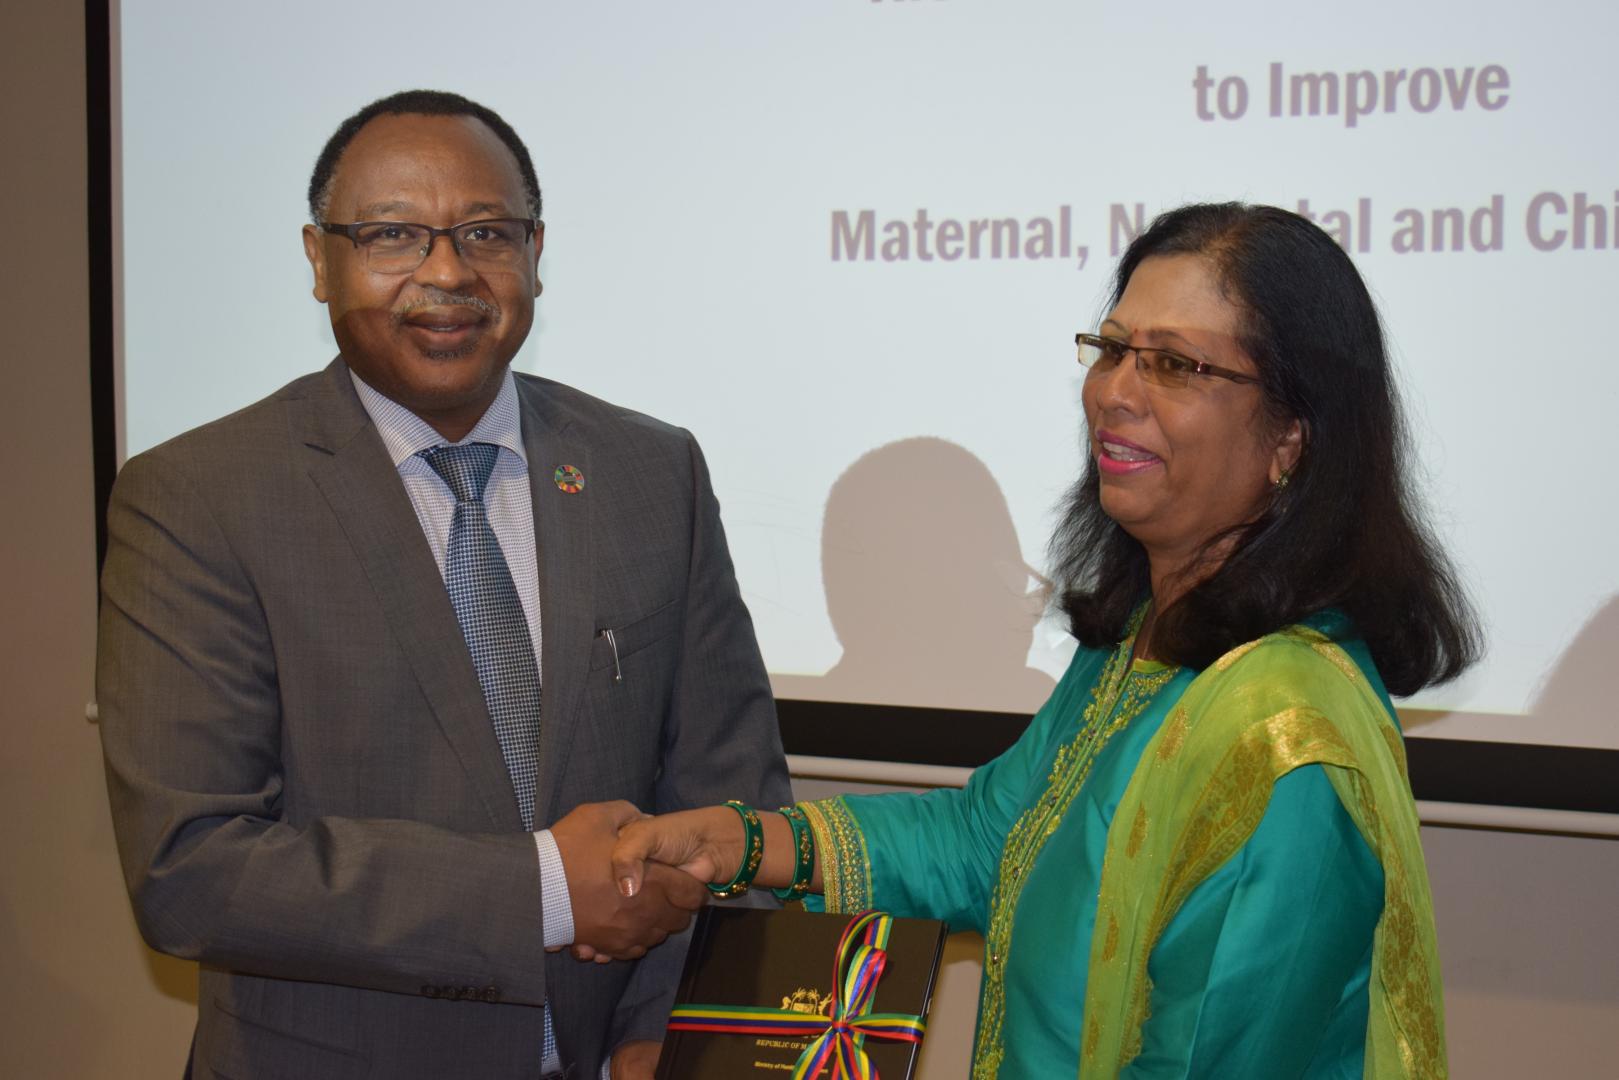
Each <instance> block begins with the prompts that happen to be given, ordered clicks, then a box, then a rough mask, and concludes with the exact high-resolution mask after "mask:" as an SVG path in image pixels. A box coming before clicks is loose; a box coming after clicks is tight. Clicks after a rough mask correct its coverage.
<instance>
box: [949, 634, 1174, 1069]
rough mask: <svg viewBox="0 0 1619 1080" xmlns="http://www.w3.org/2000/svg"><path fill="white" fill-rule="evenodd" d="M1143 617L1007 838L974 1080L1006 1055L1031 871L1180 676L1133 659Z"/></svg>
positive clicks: (992, 905)
mask: <svg viewBox="0 0 1619 1080" xmlns="http://www.w3.org/2000/svg"><path fill="white" fill-rule="evenodd" d="M1145 613H1146V608H1145V607H1143V608H1142V609H1141V610H1140V611H1138V612H1137V613H1136V615H1135V617H1134V618H1133V619H1131V622H1130V626H1129V631H1128V633H1127V634H1126V635H1125V638H1124V640H1123V641H1121V642H1120V643H1119V645H1118V647H1117V648H1115V649H1114V650H1113V653H1112V655H1111V656H1109V657H1108V659H1107V662H1106V663H1105V664H1104V665H1103V666H1102V671H1101V673H1100V674H1099V675H1098V676H1097V678H1096V681H1095V683H1093V684H1092V687H1091V697H1090V702H1089V704H1088V705H1086V707H1085V711H1084V713H1083V715H1082V716H1081V718H1080V722H1079V731H1078V733H1077V734H1075V736H1074V737H1073V738H1072V739H1071V740H1070V741H1068V742H1067V743H1065V744H1064V745H1063V746H1062V748H1061V749H1059V750H1058V751H1057V756H1056V758H1055V759H1054V760H1053V762H1052V766H1051V772H1050V774H1049V775H1048V776H1047V778H1046V788H1045V791H1044V792H1043V793H1042V794H1041V796H1040V798H1039V799H1038V800H1037V801H1036V802H1035V803H1034V805H1032V806H1030V807H1029V808H1028V809H1027V810H1025V811H1024V812H1023V813H1022V814H1021V815H1020V816H1019V817H1018V819H1017V822H1016V823H1015V824H1014V825H1013V826H1012V829H1011V831H1010V832H1008V833H1007V836H1006V845H1005V847H1003V848H1002V850H1001V865H1000V870H999V873H998V875H997V879H996V883H995V890H994V892H993V893H992V894H991V895H990V901H989V927H988V929H987V930H986V931H985V934H984V990H983V996H982V999H981V1000H980V1002H979V1011H978V1046H977V1049H976V1051H975V1053H974V1054H973V1071H972V1076H973V1080H994V1077H995V1075H996V1073H997V1072H998V1071H999V1070H1000V1065H1001V1060H1002V1058H1003V1057H1004V1056H1005V1045H1004V1041H1003V1034H1004V1025H1005V1019H1006V964H1007V959H1008V956H1009V954H1010V952H1011V943H1012V922H1013V918H1014V916H1015V914H1016V912H1017V906H1018V900H1019V898H1020V897H1021V896H1022V894H1023V887H1024V885H1025V884H1026V883H1027V881H1028V876H1029V871H1030V869H1031V868H1032V867H1033V866H1034V863H1035V860H1036V859H1038V858H1039V856H1040V852H1041V851H1042V850H1043V849H1044V848H1045V844H1046V841H1048V840H1049V839H1050V838H1051V836H1052V835H1053V834H1054V833H1055V832H1056V831H1057V827H1058V826H1059V825H1060V824H1061V823H1062V819H1063V817H1064V816H1065V815H1066V814H1067V812H1068V808H1069V807H1070V806H1071V805H1072V804H1073V801H1074V798H1075V796H1077V795H1078V794H1079V790H1080V788H1081V787H1083V786H1084V784H1085V780H1086V779H1087V778H1088V777H1089V776H1090V772H1091V767H1092V766H1093V765H1094V764H1095V763H1096V759H1097V757H1098V756H1099V755H1100V754H1101V752H1102V748H1103V747H1104V746H1106V745H1107V743H1108V741H1109V740H1110V739H1112V737H1113V736H1114V735H1115V734H1117V733H1118V732H1119V731H1120V730H1122V729H1123V728H1125V727H1126V726H1127V725H1129V723H1130V722H1131V721H1132V720H1134V719H1135V718H1136V717H1137V716H1139V715H1141V713H1142V712H1143V711H1144V710H1145V709H1146V707H1147V706H1148V705H1149V704H1150V703H1151V702H1152V700H1153V698H1154V697H1155V696H1157V694H1158V691H1160V690H1162V689H1163V688H1164V686H1165V684H1167V683H1168V682H1169V680H1170V679H1171V678H1173V677H1174V675H1175V673H1176V672H1177V671H1179V670H1180V669H1179V667H1177V666H1175V665H1172V664H1163V663H1159V662H1157V661H1151V660H1147V661H1132V660H1131V656H1130V654H1131V652H1132V650H1133V648H1134V645H1135V637H1136V632H1137V631H1138V630H1139V629H1140V626H1141V620H1142V617H1143V616H1144V615H1145Z"/></svg>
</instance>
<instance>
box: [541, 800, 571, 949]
mask: <svg viewBox="0 0 1619 1080" xmlns="http://www.w3.org/2000/svg"><path fill="white" fill-rule="evenodd" d="M534 850H535V851H536V852H537V853H538V854H539V857H540V918H541V920H542V922H543V924H544V928H545V929H544V934H545V947H546V948H547V949H559V948H561V947H562V946H564V945H572V944H573V901H572V900H570V899H569V897H568V875H567V873H566V872H565V871H564V870H563V868H562V852H560V851H558V850H557V842H556V840H555V839H554V838H553V837H552V836H551V830H550V829H541V830H540V831H539V832H537V833H535V834H534Z"/></svg>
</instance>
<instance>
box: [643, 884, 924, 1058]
mask: <svg viewBox="0 0 1619 1080" xmlns="http://www.w3.org/2000/svg"><path fill="white" fill-rule="evenodd" d="M893 924H894V918H893V916H891V915H888V914H887V913H885V912H881V911H862V912H861V913H860V914H858V915H856V916H855V917H854V918H852V919H850V920H849V924H848V925H847V926H845V927H844V928H843V934H842V936H841V937H840V938H839V940H838V949H837V955H836V956H835V957H834V958H833V967H832V1011H831V1015H830V1016H827V1015H822V1014H819V1013H801V1012H795V1011H793V1010H791V1009H772V1008H769V1007H767V1006H759V1005H677V1006H676V1007H675V1009H674V1011H673V1012H672V1013H671V1014H670V1017H669V1029H670V1030H671V1031H708V1032H720V1033H730V1034H736V1035H777V1036H791V1035H798V1036H805V1035H808V1036H814V1041H813V1042H811V1043H810V1044H809V1045H808V1046H807V1047H805V1048H804V1052H803V1053H802V1054H800V1055H799V1057H798V1062H797V1063H796V1064H795V1065H794V1066H793V1075H792V1080H814V1078H816V1077H819V1076H820V1075H821V1073H822V1072H823V1071H825V1070H826V1069H827V1067H828V1066H829V1065H830V1066H831V1075H832V1080H881V1078H880V1077H879V1076H878V1075H877V1068H876V1066H874V1065H873V1064H872V1063H871V1059H870V1058H869V1057H868V1056H867V1055H866V1051H865V1047H864V1045H863V1044H864V1042H865V1040H866V1038H867V1037H870V1038H874V1039H893V1040H895V1041H904V1042H913V1043H919V1042H921V1041H922V1035H923V1033H924V1032H925V1031H926V1030H927V1021H925V1020H923V1019H922V1018H921V1017H920V1016H911V1015H907V1014H905V1013H874V1012H872V1011H871V1004H872V1001H873V999H874V998H875V997H876V994H877V983H878V982H879V981H880V980H881V979H882V977H883V968H884V967H885V966H886V965H887V963H888V936H889V934H890V933H891V932H892V930H893Z"/></svg>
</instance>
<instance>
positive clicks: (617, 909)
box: [551, 801, 794, 964]
mask: <svg viewBox="0 0 1619 1080" xmlns="http://www.w3.org/2000/svg"><path fill="white" fill-rule="evenodd" d="M759 817H760V818H762V819H766V821H765V822H764V823H762V825H761V826H760V828H761V831H762V833H763V837H762V839H763V840H764V842H765V848H764V856H765V857H764V860H763V863H762V865H761V866H760V867H759V873H758V878H757V880H759V881H760V883H761V884H762V883H765V882H770V881H773V880H774V879H775V878H776V877H778V876H781V877H783V878H784V880H785V881H790V880H791V879H792V877H793V873H794V864H793V852H794V845H793V840H794V838H793V835H792V831H791V829H790V827H789V826H788V825H787V823H786V819H785V818H783V817H782V816H781V815H780V814H761V815H759ZM768 819H777V820H775V821H770V820H768ZM772 835H775V838H776V843H775V845H774V847H775V849H776V850H775V852H774V853H773V852H772V851H771V846H772V845H771V844H770V843H769V840H770V838H771V836H772ZM551 836H552V837H553V838H554V839H555V840H556V844H557V851H558V853H559V854H560V855H561V856H562V866H563V870H564V872H565V873H566V875H567V878H568V899H569V902H570V903H571V905H572V907H573V944H572V945H571V946H569V949H570V951H571V952H572V953H573V955H574V957H575V958H577V959H579V960H586V961H590V960H593V961H595V962H596V963H598V964H605V963H608V962H610V961H613V960H634V959H636V958H638V957H641V956H644V955H646V951H647V950H648V949H650V948H652V947H654V946H656V945H658V944H661V943H662V942H663V940H664V939H665V938H667V937H668V936H669V935H670V934H677V933H679V932H680V931H682V930H684V929H685V928H686V926H687V924H688V923H690V922H691V917H692V914H693V913H694V912H696V911H699V910H701V909H702V907H703V905H704V904H706V903H707V902H708V898H709V895H710V891H709V889H708V883H709V882H711V881H718V882H726V881H730V880H732V879H733V878H734V877H735V876H736V871H737V869H738V867H740V866H741V865H742V855H743V851H744V849H745V847H746V843H747V832H746V830H745V829H744V826H743V818H742V816H741V815H740V814H739V813H737V812H736V811H735V810H733V809H731V808H730V807H728V806H713V807H707V808H705V809H701V810H686V811H682V812H680V813H675V814H665V815H662V816H661V817H652V816H650V815H648V814H643V813H641V811H640V810H638V809H636V808H635V807H634V806H632V805H631V804H629V803H627V802H622V801H620V802H606V803H586V804H584V805H582V806H578V807H575V808H574V809H573V810H572V811H571V812H569V813H568V814H567V815H566V816H565V817H563V818H561V819H560V820H558V821H557V822H556V823H555V824H553V825H552V826H551ZM772 854H775V855H776V857H775V858H772V857H771V856H772ZM559 948H560V947H559ZM552 951H558V950H555V949H554V950H552Z"/></svg>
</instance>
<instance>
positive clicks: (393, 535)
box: [97, 361, 788, 1080]
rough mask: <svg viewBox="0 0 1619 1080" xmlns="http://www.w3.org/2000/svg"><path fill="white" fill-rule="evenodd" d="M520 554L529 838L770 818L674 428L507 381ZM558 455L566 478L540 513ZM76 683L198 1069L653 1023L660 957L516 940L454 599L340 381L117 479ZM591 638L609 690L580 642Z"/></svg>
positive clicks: (516, 896) (523, 862) (373, 1056)
mask: <svg viewBox="0 0 1619 1080" xmlns="http://www.w3.org/2000/svg"><path fill="white" fill-rule="evenodd" d="M518 396H519V400H520V402H521V408H522V426H523V438H524V442H525V444H526V447H527V451H528V457H529V470H530V477H531V488H532V491H533V498H534V524H535V535H536V540H537V545H538V548H539V560H540V593H541V613H542V620H543V630H542V635H541V637H542V658H541V659H542V673H543V680H544V714H543V719H542V728H541V738H540V761H539V786H538V796H537V800H536V819H537V821H538V822H540V823H541V824H548V823H549V822H551V821H554V820H556V818H558V817H560V816H561V815H562V814H564V813H566V812H567V811H568V810H569V809H571V808H572V807H573V806H575V805H577V804H578V803H581V802H592V801H598V800H603V799H627V800H629V801H631V802H633V803H635V804H636V805H638V806H640V807H642V808H643V809H647V810H660V811H661V810H668V809H674V808H678V807H684V806H691V805H699V804H707V803H714V802H717V801H721V800H723V799H726V798H741V799H744V800H746V801H749V802H752V803H755V804H757V805H766V806H769V805H777V804H779V803H782V802H785V801H787V799H788V791H787V782H786V772H785V767H784V765H783V760H782V754H781V744H780V738H779V735H778V733H777V728H776V721H775V713H774V709H773V706H772V703H771V699H770V692H769V687H768V683H767V680H766V676H765V672H764V667H763V664H762V663H761V661H760V657H759V651H758V646H757V645H756V643H755V641H754V636H753V628H752V623H751V621H750V619H749V617H748V613H747V610H746V608H745V607H744V606H743V603H742V599H741V596H740V594H739V593H738V590H737V585H736V581H735V577H734V575H733V572H732V568H731V562H730V556H729V554H728V553H727V550H726V546H725V539H724V535H723V533H722V531H721V528H720V521H719V508H718V505H717V503H716V502H715V499H714V496H713V493H712V491H711V489H710V486H709V481H708V474H707V470H706V468H705V466H704V464H703V460H702V456H701V453H700V452H699V450H698V448H697V446H696V444H695V442H694V441H693V440H692V438H691V436H690V435H689V434H688V433H687V432H685V431H682V430H680V429H677V428H673V427H670V426H668V425H665V424H662V423H659V422H658V421H656V420H652V419H650V418H648V417H645V416H642V415H639V414H636V413H633V412H630V411H628V410H625V409H620V408H616V407H614V406H612V405H609V404H606V403H605V402H602V401H599V400H596V399H594V398H591V397H589V396H587V395H585V394H582V393H580V392H578V391H576V390H572V389H570V388H568V387H565V386H561V385H559V384H556V383H552V382H549V381H546V380H542V379H536V378H532V377H528V376H519V377H518ZM558 465H573V466H575V467H577V468H578V469H579V470H580V471H581V472H583V473H584V475H585V479H586V487H585V489H584V490H583V491H581V492H579V493H576V494H566V493H564V492H562V491H561V490H559V489H558V488H557V487H556V486H555V484H554V483H553V482H552V476H551V474H552V471H553V470H554V469H555V468H556V466H558ZM108 533H109V547H108V553H107V563H106V567H105V571H104V574H103V581H102V608H101V627H100V647H99V657H98V673H97V695H98V699H99V703H100V709H101V729H102V739H103V745H104V748H105V752H106V760H107V776H108V787H109V790H110V794H111V799H112V809H113V817H114V823H115V825H116V829H117V834H118V843H119V851H120V855H121V857H122V859H123V865H124V871H125V876H126V879H127V882H128V885H129V890H130V895H131V897H132V899H133V901H134V907H135V913H136V919H137V921H138V923H139V925H140V928H141V932H142V933H143V934H144V935H145V937H146V939H147V941H148V942H150V943H151V944H152V946H153V947H154V948H157V949H159V950H162V951H164V952H168V953H173V954H175V955H177V956H182V957H187V958H192V959H196V960H199V961H201V962H202V965H203V968H202V979H201V987H200V997H199V1003H198V1005H199V1016H198V1029H197V1041H196V1056H195V1061H194V1065H195V1067H196V1071H197V1074H198V1075H199V1076H207V1075H216V1076H220V1077H231V1078H235V1080H248V1078H257V1077H299V1078H304V1077H350V1076H353V1077H360V1076H367V1077H451V1076H453V1077H534V1076H537V1075H538V1071H539V1056H540V1042H541V1010H540V1009H539V1008H536V1006H538V1005H540V1004H541V1003H542V1002H544V1001H546V1000H549V1001H550V1002H551V1003H552V1007H553V1011H554V1018H555V1024H556V1030H557V1037H558V1041H559V1044H560V1048H561V1051H562V1054H563V1058H564V1061H565V1062H567V1063H568V1064H569V1065H570V1066H571V1067H572V1071H571V1072H570V1075H571V1076H574V1077H581V1078H585V1077H592V1076H593V1075H594V1072H595V1070H596V1069H597V1067H598V1063H599V1061H600V1060H601V1058H602V1057H603V1055H604V1054H605V1053H607V1052H609V1051H610V1050H611V1049H612V1047H613V1046H615V1045H617V1044H618V1043H619V1042H620V1041H622V1040H624V1039H626V1038H632V1037H648V1038H657V1037H660V1036H661V1033H662V1030H663V1021H664V1019H665V1017H666V1016H667V1010H668V1001H669V995H670V994H671V993H672V989H673V983H674V980H675V978H676V976H677V975H678V970H679V965H680V962H681V959H682V956H681V952H682V948H681V946H679V945H678V944H674V943H672V944H671V945H669V946H665V947H660V948H658V949H655V950H653V951H652V953H650V954H649V955H648V957H647V958H646V959H645V960H643V961H641V962H640V963H639V964H624V963H617V964H611V965H607V966H598V965H594V964H580V963H577V962H576V961H574V960H573V959H572V958H570V957H568V956H566V955H547V954H546V953H545V952H544V951H543V948H542V936H541V918H542V913H541V899H540V887H539V871H538V866H537V862H536V856H535V852H534V844H533V840H532V838H531V837H530V836H529V835H528V834H527V833H526V832H524V831H523V828H522V825H521V822H520V820H519V816H518V810H517V804H516V800H515V798H514V796H513V794H512V786H511V781H510V779H509V777H508V775H507V772H506V769H505V765H504V763H503V761H502V758H501V754H500V747H499V744H498V743H497V742H496V739H495V735H494V731H493V729H492V727H491V725H490V721H489V717H488V714H487V712H486V710H485V707H484V703H483V697H482V694H481V692H480V691H479V687H478V681H477V675H476V673H475V671H474V670H473V666H472V661H471V658H470V656H469V654H468V651H467V648H466V645H465V643H464V640H463V639H462V637H461V633H460V629H459V627H458V625H457V623H456V619H455V613H454V611H453V609H452V608H451V606H450V601H449V597H448V594H447V593H446V592H445V589H444V585H443V581H442V579H441V578H440V576H439V572H438V569H437V567H436V566H435V564H434V562H433V557H432V554H431V552H430V551H429V549H428V546H427V542H426V540H425V539H424V537H423V536H422V532H421V527H420V525H419V524H418V523H417V520H416V516H415V513H414V511H413V510H412V508H411V504H410V501H409V498H408V497H407V496H406V494H405V491H404V488H403V485H402V484H401V483H400V481H399V478H398V475H397V473H396V472H395V470H394V467H393V465H392V464H391V463H390V462H389V460H388V457H387V454H386V453H385V451H384V450H383V446H382V442H381V439H380V438H379V437H378V435H377V433H376V431H375V429H374V428H373V426H372V424H371V422H370V418H369V417H368V416H367V414H366V413H365V410H364V409H363V408H362V407H361V405H360V403H359V400H358V398H357V397H356V395H355V393H354V388H353V386H352V385H351V384H350V381H349V377H348V374H347V370H346V368H345V367H344V365H343V364H342V363H341V361H336V362H334V363H333V364H332V365H331V366H330V367H329V368H327V369H326V370H325V371H324V372H321V373H319V374H315V375H310V376H307V377H305V378H302V379H299V380H298V381H296V382H294V383H292V384H290V385H288V386H287V387H285V388H284V389H282V390H281V391H279V392H277V393H276V394H274V395H272V396H271V397H269V398H267V399H265V400H264V401H262V402H259V403H258V404H256V405H253V406H251V407H249V408H247V409H245V410H243V411H241V412H239V413H236V414H234V415H232V416H229V417H226V418H225V419H223V420H220V421H217V422H215V423H213V424H209V425H207V426H205V427H202V428H199V429H197V430H195V431H192V432H190V433H188V434H186V435H183V436H181V437H179V438H178V439H175V440H173V441H172V442H169V443H166V444H164V445H163V446H160V447H158V448H156V449H154V450H152V451H150V452H148V453H145V454H142V455H140V456H139V457H137V458H135V459H133V460H131V461H130V462H129V463H128V465H126V466H125V468H124V470H123V472H122V474H121V475H120V476H119V479H118V482H117V485H116V486H115V488H114V491H113V498H112V504H111V507H110V509H109V512H108ZM604 629H612V630H614V631H615V636H616V639H617V643H618V660H619V663H620V665H621V666H622V673H623V679H622V681H621V682H615V681H614V678H613V674H614V670H613V655H612V652H611V650H610V649H609V647H608V645H607V643H606V641H605V640H604V639H603V638H602V637H601V636H600V631H602V630H604Z"/></svg>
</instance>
